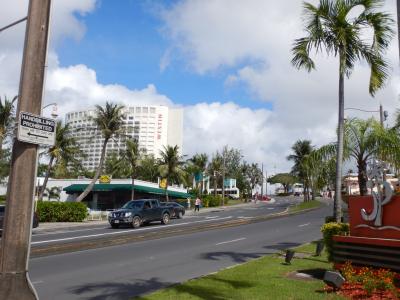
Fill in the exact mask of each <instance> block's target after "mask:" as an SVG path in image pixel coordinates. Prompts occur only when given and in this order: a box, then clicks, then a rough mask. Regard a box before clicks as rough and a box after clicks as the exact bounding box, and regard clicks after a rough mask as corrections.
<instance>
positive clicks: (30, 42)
mask: <svg viewBox="0 0 400 300" xmlns="http://www.w3.org/2000/svg"><path fill="white" fill-rule="evenodd" d="M50 6H51V0H31V1H30V2H29V9H28V20H27V24H26V32H25V44H24V54H23V61H22V68H21V78H20V86H19V100H18V105H17V117H18V116H19V113H20V112H22V111H23V112H28V113H32V114H35V115H40V110H41V104H42V94H43V83H44V71H45V65H46V52H47V42H48V30H49V19H50ZM37 147H38V146H37V145H34V144H29V143H25V142H20V141H18V140H17V139H16V138H14V143H13V150H12V157H11V171H10V175H9V180H8V189H7V197H6V199H7V202H6V212H5V219H4V224H3V226H4V227H3V236H2V240H1V249H0V299H7V300H20V299H24V300H31V299H37V295H36V292H35V290H34V288H33V286H32V284H31V282H30V280H29V275H28V260H29V250H30V239H31V231H32V217H33V201H34V199H33V197H34V189H35V178H36V162H37Z"/></svg>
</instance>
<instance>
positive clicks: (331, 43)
mask: <svg viewBox="0 0 400 300" xmlns="http://www.w3.org/2000/svg"><path fill="white" fill-rule="evenodd" d="M383 3H384V2H383V1H382V0H320V2H319V5H318V6H314V5H312V4H311V3H307V2H304V13H303V15H304V18H305V23H306V24H305V31H306V32H307V36H306V37H303V38H299V39H297V40H296V41H295V43H294V46H293V49H292V52H293V59H292V64H293V65H294V66H295V67H297V68H305V69H306V70H308V71H309V72H310V71H311V70H312V69H315V63H314V61H313V60H312V59H311V57H310V52H311V51H312V49H315V50H316V52H319V51H322V49H323V48H324V49H325V51H326V52H327V54H328V55H330V54H332V55H334V56H339V114H338V115H339V118H338V142H337V144H338V148H337V159H336V192H335V210H334V214H335V218H336V220H337V221H338V222H340V220H341V214H342V213H341V207H340V194H341V190H340V189H341V176H342V163H343V143H344V140H343V138H344V76H345V75H346V76H347V77H350V75H351V72H352V71H353V69H354V65H355V63H356V62H357V61H359V60H361V59H363V60H365V61H366V62H367V63H368V64H369V66H370V70H371V77H370V83H369V92H370V94H371V95H372V96H374V95H375V93H376V91H377V90H379V89H380V88H381V87H382V86H383V84H384V82H385V80H386V79H387V77H388V72H387V69H388V66H387V63H386V61H385V60H384V59H383V54H384V52H385V50H386V49H387V48H388V46H389V43H390V40H391V38H392V36H393V30H392V29H391V26H392V24H393V23H394V21H393V20H392V19H391V17H390V15H389V14H386V13H382V12H378V11H377V10H378V9H379V8H381V7H382V5H383ZM356 6H362V7H363V11H362V12H361V13H360V14H359V15H358V16H356V17H354V18H352V17H350V15H349V14H350V13H351V12H352V11H353V8H355V7H356ZM371 29H372V30H371ZM366 30H371V31H372V34H373V38H372V43H371V44H368V43H367V40H366V39H365V38H364V37H363V35H365V32H366Z"/></svg>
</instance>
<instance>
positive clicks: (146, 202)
mask: <svg viewBox="0 0 400 300" xmlns="http://www.w3.org/2000/svg"><path fill="white" fill-rule="evenodd" d="M172 214H173V210H172V207H167V206H161V205H160V202H158V200H156V199H143V200H131V201H129V202H127V203H125V204H124V206H122V207H121V208H120V209H117V210H115V211H113V212H112V213H111V214H110V215H109V217H108V222H109V223H110V225H111V227H112V228H118V227H119V226H120V225H121V224H127V225H130V226H132V227H133V228H138V227H140V226H141V225H142V224H146V223H150V222H153V221H161V223H162V224H168V223H169V221H170V218H171V216H172Z"/></svg>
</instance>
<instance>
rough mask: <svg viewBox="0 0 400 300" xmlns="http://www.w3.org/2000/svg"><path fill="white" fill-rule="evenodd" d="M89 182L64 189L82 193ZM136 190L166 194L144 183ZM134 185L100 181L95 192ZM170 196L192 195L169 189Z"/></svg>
mask: <svg viewBox="0 0 400 300" xmlns="http://www.w3.org/2000/svg"><path fill="white" fill-rule="evenodd" d="M87 186H88V184H72V185H70V186H67V187H65V188H64V189H63V191H65V192H66V193H67V194H74V193H81V192H83V191H84V190H85V189H86V187H87ZM134 189H135V191H138V192H145V193H149V194H155V195H165V190H164V189H160V188H154V187H148V186H143V185H136V184H135V186H134ZM131 190H132V185H131V184H112V183H100V184H95V185H94V187H93V190H92V191H93V192H113V191H131ZM167 192H168V196H171V197H175V198H181V199H186V198H188V197H191V195H190V194H188V193H182V192H176V191H170V190H167Z"/></svg>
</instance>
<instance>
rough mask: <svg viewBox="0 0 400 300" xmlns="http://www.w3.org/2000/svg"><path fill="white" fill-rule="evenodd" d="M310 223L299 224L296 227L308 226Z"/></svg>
mask: <svg viewBox="0 0 400 300" xmlns="http://www.w3.org/2000/svg"><path fill="white" fill-rule="evenodd" d="M310 224H311V223H306V224H301V225H299V226H297V227H304V226H308V225H310Z"/></svg>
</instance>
